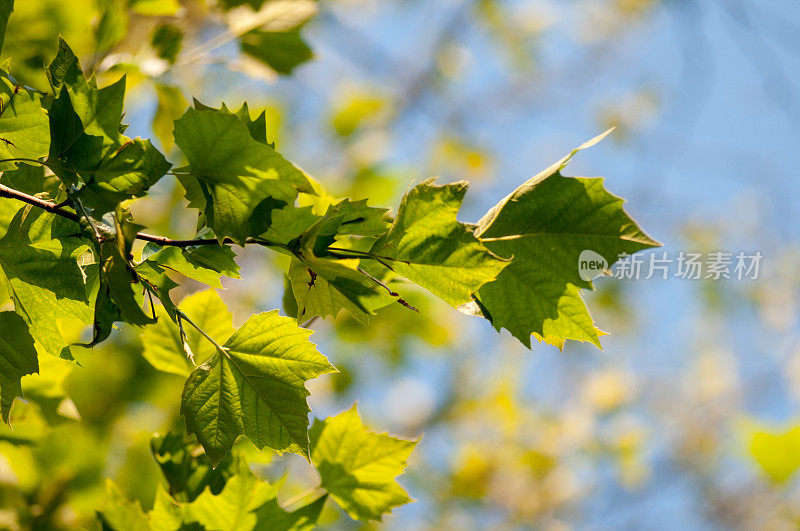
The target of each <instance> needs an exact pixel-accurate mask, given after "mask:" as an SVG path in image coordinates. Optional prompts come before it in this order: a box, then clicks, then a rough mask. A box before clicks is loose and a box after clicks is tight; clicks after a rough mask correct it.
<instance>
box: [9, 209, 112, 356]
mask: <svg viewBox="0 0 800 531" xmlns="http://www.w3.org/2000/svg"><path fill="white" fill-rule="evenodd" d="M79 231H80V229H79V227H78V225H77V224H76V223H74V222H72V221H68V220H66V219H64V218H60V217H58V216H53V215H51V214H47V213H45V212H44V211H42V210H38V209H36V208H34V207H31V206H30V205H28V206H25V207H24V208H22V209H21V210H19V211H18V212H17V214H16V215H15V216H14V219H13V220H12V221H11V224H10V226H9V229H8V232H7V233H6V235H5V236H4V237H3V238H2V239H0V267H1V268H2V269H3V272H4V273H5V275H6V278H7V279H8V283H9V287H10V288H11V296H12V299H13V301H14V311H15V312H16V313H17V314H19V315H20V317H22V318H23V319H24V320H25V322H26V323H27V324H28V327H29V330H30V334H31V335H32V336H33V338H34V340H35V341H36V343H38V344H39V345H40V346H41V347H42V349H43V350H44V351H45V352H47V353H49V354H52V355H54V356H62V357H66V358H68V359H71V354H70V352H69V348H68V342H66V341H65V340H64V338H63V337H62V335H61V332H60V331H59V329H58V322H59V321H60V320H63V319H66V318H74V319H77V320H79V321H81V322H83V323H87V324H88V323H91V322H92V315H93V314H92V309H91V306H90V305H89V293H91V292H92V291H93V286H92V283H91V279H92V278H96V272H92V271H91V269H92V268H84V269H82V268H81V267H80V266H79V262H78V261H79V259H81V258H82V256H83V255H84V254H85V253H87V251H89V246H88V245H87V244H86V242H85V241H84V240H83V239H82V238H80V237H79V236H78V234H79Z"/></svg>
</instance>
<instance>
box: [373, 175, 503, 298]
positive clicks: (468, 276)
mask: <svg viewBox="0 0 800 531" xmlns="http://www.w3.org/2000/svg"><path fill="white" fill-rule="evenodd" d="M467 186H468V184H467V183H466V182H465V181H462V182H459V183H454V184H446V185H443V186H437V185H435V184H434V181H433V180H432V179H431V180H427V181H425V182H423V183H421V184H419V185H417V186H415V187H414V188H412V189H411V191H409V192H408V193H407V194H406V196H405V197H404V198H403V201H402V203H401V204H400V208H399V209H398V211H397V217H396V218H395V220H394V223H393V224H392V227H391V229H389V233H388V234H387V235H386V236H384V237H383V238H381V239H380V240H378V241H377V242H376V243H375V245H374V246H373V247H372V251H371V252H372V253H373V254H375V255H377V256H379V257H383V258H385V259H386V264H387V265H388V266H389V267H391V268H392V269H393V270H394V271H395V272H396V273H397V274H399V275H402V276H404V277H406V278H407V279H409V280H411V281H412V282H414V283H416V284H419V285H420V286H422V287H423V288H425V289H427V290H428V291H430V292H431V293H433V294H434V295H437V296H438V297H440V298H441V299H443V300H444V301H445V302H447V303H448V304H451V305H453V306H458V305H459V304H463V303H465V302H468V301H469V300H470V298H471V297H472V294H473V293H475V292H476V291H477V290H478V288H480V287H481V286H482V285H484V284H485V283H487V282H489V281H491V280H494V279H495V278H496V277H497V275H498V274H499V273H500V271H502V270H503V268H505V267H506V266H507V265H508V262H507V261H504V260H501V259H500V258H498V257H497V256H495V255H493V254H492V253H491V252H490V251H489V249H487V248H486V246H484V244H483V243H481V242H480V241H479V240H478V239H477V238H476V237H475V235H474V234H473V231H472V228H471V227H469V226H467V225H465V224H464V223H461V222H459V221H458V220H457V219H456V214H458V210H459V209H460V208H461V202H462V201H463V199H464V194H465V193H466V191H467Z"/></svg>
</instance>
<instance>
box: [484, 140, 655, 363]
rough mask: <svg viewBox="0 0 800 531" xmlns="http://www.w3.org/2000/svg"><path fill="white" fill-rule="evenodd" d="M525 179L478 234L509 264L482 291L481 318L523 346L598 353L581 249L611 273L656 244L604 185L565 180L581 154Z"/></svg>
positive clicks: (596, 181) (594, 181) (588, 180)
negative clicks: (542, 344)
mask: <svg viewBox="0 0 800 531" xmlns="http://www.w3.org/2000/svg"><path fill="white" fill-rule="evenodd" d="M600 138H602V137H598V138H596V139H594V140H592V141H590V142H588V143H586V144H584V145H583V146H581V147H580V148H578V149H576V150H574V151H573V152H572V153H570V155H568V156H567V157H565V158H563V159H562V160H560V161H558V162H557V163H556V164H554V165H553V166H551V167H549V168H548V169H546V170H544V171H543V172H541V173H540V174H538V175H536V176H535V177H533V178H531V179H530V180H528V181H527V182H526V183H524V184H523V185H522V186H520V187H519V188H517V190H515V191H514V192H513V193H511V194H510V195H509V196H508V197H506V198H505V199H503V200H502V201H501V202H500V203H498V204H497V205H496V206H495V207H494V208H492V209H491V210H490V211H489V212H488V213H487V214H486V215H485V216H484V217H483V218H482V219H481V220H480V221H479V222H478V227H477V228H476V230H475V234H476V235H477V236H478V237H479V238H480V239H481V241H482V242H483V243H484V244H485V245H486V246H487V247H489V249H491V250H492V251H493V252H494V253H495V254H497V255H499V256H502V257H504V258H507V259H511V260H512V261H511V264H510V265H509V266H508V267H507V268H506V269H504V270H503V271H502V272H501V273H500V275H499V276H498V277H497V280H495V281H494V282H491V283H489V284H486V285H485V286H483V287H482V288H480V290H479V291H478V295H477V299H478V305H479V306H480V311H481V312H482V313H483V315H484V316H485V317H486V318H487V319H489V320H490V321H491V322H492V324H493V325H494V327H495V328H496V329H498V330H500V329H501V328H507V329H508V330H509V331H510V332H511V333H512V334H513V335H514V337H516V338H517V339H519V340H520V341H521V342H522V343H523V344H524V345H525V346H527V347H530V345H531V341H530V336H531V334H534V333H535V334H538V335H539V336H543V337H555V338H564V339H575V340H579V341H588V342H591V343H593V344H595V345H597V346H598V347H599V346H600V340H599V335H598V331H597V329H596V328H595V326H594V321H593V320H592V318H591V316H590V315H589V312H588V310H587V309H586V305H585V304H584V302H583V300H582V299H581V297H580V294H579V289H580V288H587V289H592V282H591V281H590V280H589V281H587V280H583V279H582V278H581V277H580V274H579V273H580V271H579V264H578V261H579V260H578V259H579V257H580V255H581V252H582V251H584V250H590V251H594V252H595V253H598V254H599V255H601V256H602V257H603V258H605V259H606V260H607V262H608V265H609V267H610V266H611V264H613V263H614V262H616V261H617V259H618V256H619V254H620V253H634V252H636V251H640V250H642V249H647V248H649V247H654V246H657V245H659V244H658V243H657V242H656V241H654V240H652V239H651V238H650V237H649V236H647V235H646V234H644V233H643V232H642V231H641V230H640V229H639V227H638V226H637V225H636V223H635V222H634V221H633V220H632V219H631V218H630V217H629V216H628V215H627V214H626V213H625V211H624V210H623V209H622V203H623V201H622V199H620V198H618V197H616V196H614V195H612V194H610V193H609V192H607V191H606V189H605V188H604V187H603V180H602V179H601V178H577V177H564V176H563V175H561V170H562V169H563V168H564V167H565V166H566V164H567V163H568V162H569V160H570V159H571V158H572V156H573V155H574V154H575V153H577V151H579V150H580V149H583V148H585V147H589V146H591V145H593V144H594V143H596V142H597V141H599V140H600Z"/></svg>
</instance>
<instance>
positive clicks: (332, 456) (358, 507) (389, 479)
mask: <svg viewBox="0 0 800 531" xmlns="http://www.w3.org/2000/svg"><path fill="white" fill-rule="evenodd" d="M309 437H310V439H311V460H312V462H313V463H314V466H315V467H316V468H317V471H318V472H319V475H320V478H321V480H322V483H321V486H322V488H324V489H325V490H327V491H328V492H329V493H330V495H331V496H332V497H333V499H334V500H336V503H338V504H339V505H340V506H341V507H342V509H344V510H345V511H347V514H349V515H350V516H351V517H353V518H355V519H356V520H364V521H367V520H378V521H380V520H381V516H382V515H383V514H384V513H388V512H389V511H391V510H392V508H394V507H397V506H399V505H403V504H406V503H409V502H411V501H412V500H411V498H409V496H408V494H407V493H406V491H405V490H403V488H402V487H401V486H400V485H399V484H398V483H397V482H396V481H395V478H396V477H397V476H399V475H400V474H402V473H403V471H404V470H405V468H406V461H407V460H408V457H409V456H410V455H411V452H412V450H413V449H414V446H415V445H416V444H417V441H416V440H411V441H410V440H405V439H398V438H396V437H391V436H389V435H388V434H385V433H374V432H371V431H369V430H367V428H366V426H364V424H363V423H362V422H361V419H360V418H359V416H358V411H357V410H356V406H355V405H353V407H352V408H350V409H349V410H347V411H344V412H342V413H340V414H339V415H336V416H335V417H329V418H327V419H325V420H315V421H314V425H313V426H312V427H311V430H310V431H309Z"/></svg>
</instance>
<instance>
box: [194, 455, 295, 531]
mask: <svg viewBox="0 0 800 531" xmlns="http://www.w3.org/2000/svg"><path fill="white" fill-rule="evenodd" d="M280 486H281V485H280V484H276V485H270V484H269V483H267V482H266V481H259V480H258V479H256V477H255V476H254V475H253V474H252V473H251V472H250V471H249V470H246V469H245V470H242V471H241V472H240V473H239V474H236V475H235V476H233V477H231V478H230V479H229V480H228V482H227V483H226V484H225V488H224V489H222V492H220V493H219V494H213V493H212V492H211V491H210V490H209V489H208V488H207V489H206V490H205V491H203V493H202V494H200V496H198V497H197V499H196V500H194V501H193V502H192V503H190V504H188V505H186V506H185V507H184V514H185V518H186V520H187V521H190V522H198V523H200V524H201V525H202V526H203V528H204V529H220V530H225V531H250V530H251V529H254V528H255V526H256V523H257V521H258V516H257V515H256V513H255V511H256V510H257V509H258V508H259V507H261V506H262V505H264V504H265V503H267V502H268V501H269V500H272V499H275V496H276V495H277V494H278V489H279V488H280ZM273 529H279V528H273Z"/></svg>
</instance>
